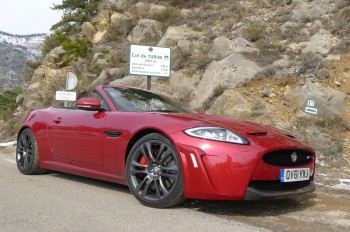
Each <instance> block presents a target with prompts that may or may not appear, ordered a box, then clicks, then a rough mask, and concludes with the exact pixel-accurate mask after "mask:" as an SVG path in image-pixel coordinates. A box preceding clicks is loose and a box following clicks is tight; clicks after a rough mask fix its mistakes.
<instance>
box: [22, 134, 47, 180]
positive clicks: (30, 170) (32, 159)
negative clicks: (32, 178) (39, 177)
mask: <svg viewBox="0 0 350 232" xmlns="http://www.w3.org/2000/svg"><path fill="white" fill-rule="evenodd" d="M16 162H17V167H18V170H19V171H20V172H21V173H23V174H26V175H33V174H42V173H44V172H45V171H46V170H45V169H42V168H40V161H39V152H38V144H37V142H36V139H35V137H34V134H33V132H32V131H31V130H30V129H29V128H27V129H24V130H23V131H22V132H21V134H20V135H19V136H18V140H17V149H16Z"/></svg>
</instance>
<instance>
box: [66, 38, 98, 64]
mask: <svg viewBox="0 0 350 232" xmlns="http://www.w3.org/2000/svg"><path fill="white" fill-rule="evenodd" d="M62 47H63V49H64V50H65V51H66V58H65V61H66V62H70V61H72V60H78V58H85V57H87V56H88V55H90V54H92V47H93V44H92V42H91V40H88V39H84V38H75V39H73V40H67V41H65V42H63V43H62Z"/></svg>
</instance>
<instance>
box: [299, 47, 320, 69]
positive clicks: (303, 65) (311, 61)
mask: <svg viewBox="0 0 350 232" xmlns="http://www.w3.org/2000/svg"><path fill="white" fill-rule="evenodd" d="M298 61H299V62H300V69H299V72H298V74H303V73H307V72H310V71H314V70H317V69H319V68H322V67H323V66H324V65H323V61H322V60H321V58H320V57H319V56H317V55H316V54H314V53H312V52H308V53H304V54H301V55H300V57H299V59H298Z"/></svg>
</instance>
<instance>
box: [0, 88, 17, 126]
mask: <svg viewBox="0 0 350 232" xmlns="http://www.w3.org/2000/svg"><path fill="white" fill-rule="evenodd" d="M22 92H23V89H22V88H21V87H15V88H13V89H11V90H5V91H4V92H3V93H2V94H0V119H2V120H4V121H6V120H8V119H9V118H11V117H12V112H13V111H14V110H15V109H16V108H17V106H18V105H17V103H16V97H17V96H18V95H20V94H21V93H22Z"/></svg>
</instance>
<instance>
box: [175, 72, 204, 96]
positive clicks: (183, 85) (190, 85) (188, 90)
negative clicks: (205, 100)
mask: <svg viewBox="0 0 350 232" xmlns="http://www.w3.org/2000/svg"><path fill="white" fill-rule="evenodd" d="M197 82H198V79H197V78H195V77H188V76H186V75H184V74H182V73H177V72H172V73H171V78H170V84H171V87H172V90H173V92H174V96H175V97H176V98H177V99H180V100H185V99H188V98H189V97H190V95H191V94H192V93H193V92H194V91H195V89H196V84H197Z"/></svg>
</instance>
